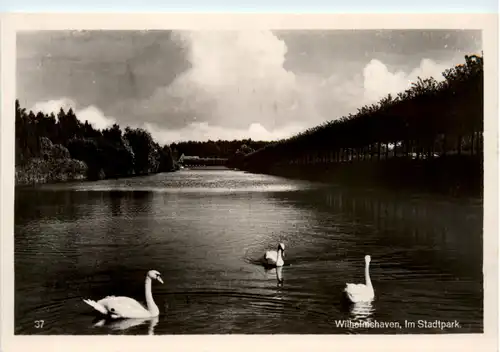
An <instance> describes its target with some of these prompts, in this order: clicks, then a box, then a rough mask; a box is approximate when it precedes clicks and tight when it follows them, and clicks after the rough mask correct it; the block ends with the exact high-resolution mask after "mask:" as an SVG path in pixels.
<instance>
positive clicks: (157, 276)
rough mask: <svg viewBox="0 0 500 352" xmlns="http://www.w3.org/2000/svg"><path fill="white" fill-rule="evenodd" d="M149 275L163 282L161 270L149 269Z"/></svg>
mask: <svg viewBox="0 0 500 352" xmlns="http://www.w3.org/2000/svg"><path fill="white" fill-rule="evenodd" d="M148 277H149V278H150V279H153V280H158V281H159V282H160V283H163V280H162V279H161V274H160V272H159V271H156V270H150V271H148Z"/></svg>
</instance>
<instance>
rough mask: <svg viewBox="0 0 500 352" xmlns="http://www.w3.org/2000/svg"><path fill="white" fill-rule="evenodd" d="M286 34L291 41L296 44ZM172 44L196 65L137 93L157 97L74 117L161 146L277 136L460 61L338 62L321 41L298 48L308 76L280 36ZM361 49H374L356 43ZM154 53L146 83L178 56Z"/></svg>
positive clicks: (195, 34) (221, 36) (93, 108)
mask: <svg viewBox="0 0 500 352" xmlns="http://www.w3.org/2000/svg"><path fill="white" fill-rule="evenodd" d="M288 38H289V39H288V40H289V43H292V44H297V42H293V38H292V37H288ZM290 38H292V39H290ZM171 39H172V40H173V41H174V42H175V43H176V45H177V47H176V49H175V52H177V51H178V49H179V48H180V49H181V52H182V54H183V55H184V58H185V60H186V61H188V63H189V64H188V65H187V68H186V65H184V66H183V69H182V71H180V72H179V73H178V74H177V76H176V77H175V78H174V79H173V80H172V79H169V80H159V81H161V82H163V83H157V82H158V81H156V83H155V86H156V88H155V89H152V90H149V89H148V90H141V89H139V88H138V89H139V90H140V91H141V92H145V93H144V94H148V93H149V92H152V93H151V94H148V95H146V96H144V95H141V96H139V95H137V94H136V95H127V96H126V97H124V98H123V99H120V102H119V103H117V104H116V105H114V106H113V107H111V108H108V109H106V110H105V111H106V114H105V113H103V112H102V111H101V109H99V108H98V107H97V105H98V104H99V107H101V108H102V106H101V104H100V103H97V102H96V103H93V104H94V105H90V106H87V107H86V108H83V109H79V110H78V111H75V112H76V113H77V116H78V117H79V119H80V120H82V121H84V120H85V119H87V120H88V121H89V122H90V123H93V124H94V126H96V127H97V128H105V127H107V126H109V125H111V124H112V123H114V122H115V119H114V118H111V117H109V115H111V116H117V117H119V124H120V125H121V126H122V128H125V127H126V126H127V125H129V126H131V127H134V126H137V127H141V126H142V127H144V128H146V129H148V130H149V131H150V132H151V133H152V134H153V135H154V136H155V138H158V140H159V141H161V142H162V143H165V142H171V141H178V140H193V139H194V140H208V139H212V140H217V139H231V140H232V139H236V138H252V139H268V140H269V139H279V138H285V137H289V136H291V135H293V134H296V133H297V132H300V131H303V130H305V129H306V128H309V127H313V126H316V125H318V124H321V123H323V122H324V121H328V120H334V119H338V118H340V117H342V116H345V115H347V114H349V113H353V112H356V110H357V108H359V107H361V106H363V105H365V104H370V103H373V102H375V101H377V100H379V99H380V98H382V97H384V96H386V95H387V94H389V93H392V94H397V93H399V92H401V91H404V90H405V89H407V88H408V86H409V85H410V82H411V81H414V80H416V79H417V77H418V76H420V77H422V78H426V77H430V76H433V77H434V78H436V79H441V78H442V76H441V73H442V72H443V71H444V70H445V69H446V68H449V67H451V66H452V65H453V62H452V61H451V60H450V61H443V62H435V61H433V60H431V59H423V60H421V62H420V63H413V64H409V63H408V62H407V61H406V58H405V57H402V58H401V57H399V58H397V59H396V58H393V59H389V57H390V56H385V57H384V58H383V59H381V58H380V55H379V56H377V57H378V59H375V58H373V56H372V57H370V55H377V53H376V52H372V54H370V53H368V54H366V52H364V55H365V54H366V56H362V55H361V54H359V55H357V56H356V59H353V58H352V57H351V58H350V59H348V58H345V57H344V56H342V55H344V53H338V52H337V53H335V55H337V54H338V56H339V57H337V58H336V59H335V60H332V55H333V54H332V53H330V54H327V53H326V49H324V48H323V47H322V46H321V45H319V44H318V45H316V46H314V45H310V46H307V48H306V49H307V52H306V51H303V50H302V49H301V50H302V51H300V55H302V54H304V55H302V56H301V57H305V56H308V55H311V57H314V63H315V65H317V66H318V67H321V70H309V71H307V70H301V69H300V67H298V66H297V65H296V66H294V65H292V64H290V62H293V60H291V59H290V58H291V57H292V56H293V55H295V56H297V55H299V54H297V52H299V51H297V50H295V51H297V52H296V53H290V52H289V48H288V46H287V43H286V42H285V40H284V39H282V38H280V37H279V36H277V35H276V34H275V33H273V32H272V31H266V30H264V31H240V32H238V31H218V32H217V31H174V32H172V35H171ZM338 45H340V44H338ZM353 45H354V46H356V45H358V46H359V47H362V48H364V47H365V46H366V44H364V43H361V44H360V43H357V42H353ZM290 46H291V47H292V46H293V45H290ZM359 47H356V48H358V49H359ZM342 48H344V49H345V47H342ZM342 48H340V47H339V48H337V49H335V48H331V47H329V48H328V50H329V51H330V52H331V51H332V50H333V51H335V50H338V51H340V50H343V49H342ZM304 50H305V49H304ZM358 51H359V50H358ZM130 55H132V54H130ZM335 55H334V56H335ZM179 56H180V55H179ZM147 57H148V60H147V65H146V64H144V65H143V66H141V67H142V68H141V70H144V72H146V71H147V74H148V75H147V77H153V76H155V73H156V75H157V76H161V74H162V72H163V71H162V70H165V67H168V63H169V62H170V60H171V55H167V54H166V53H165V52H161V53H156V52H153V54H150V55H149V56H147ZM399 59H402V61H404V63H405V65H407V66H410V65H413V66H417V65H418V66H417V67H405V68H399V69H394V66H392V65H391V63H392V61H397V60H399ZM162 60H163V62H162V63H161V64H160V63H159V61H162ZM304 60H305V61H306V62H310V60H309V59H307V60H306V59H304ZM342 60H343V61H342ZM391 60H392V61H391ZM347 61H348V62H347ZM354 61H355V62H354ZM402 61H400V62H402ZM414 62H415V61H414ZM118 66H119V65H117V67H118ZM106 67H107V66H106ZM144 72H143V74H145V73H144ZM107 82H112V83H108V84H112V85H113V86H117V87H120V90H118V89H117V91H127V92H128V90H127V89H125V88H126V84H125V83H123V85H121V84H116V82H115V81H114V80H109V79H108V80H107ZM159 84H162V85H159ZM122 86H123V87H125V88H123V89H121V87H122ZM106 87H107V86H106ZM110 90H111V89H110ZM75 99H77V98H76V97H75ZM59 103H60V104H63V105H64V106H68V104H69V105H71V104H70V103H71V101H70V100H68V99H61V100H51V101H48V102H42V103H37V104H35V105H38V106H39V107H42V108H44V109H49V110H50V109H51V111H54V109H55V110H56V112H57V111H58V110H59V107H60V105H58V104H59ZM85 104H88V102H86V103H85ZM138 121H140V122H138ZM139 125H140V126H139Z"/></svg>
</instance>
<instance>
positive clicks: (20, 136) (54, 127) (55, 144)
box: [16, 100, 176, 182]
mask: <svg viewBox="0 0 500 352" xmlns="http://www.w3.org/2000/svg"><path fill="white" fill-rule="evenodd" d="M35 159H36V160H38V161H37V162H36V163H33V160H35ZM73 159H74V160H78V161H81V162H83V163H84V164H83V163H81V162H80V163H77V164H78V167H79V168H80V169H78V170H80V171H81V170H83V169H82V168H84V169H85V170H86V171H85V172H86V177H87V178H89V179H101V178H109V177H123V176H129V175H143V174H149V173H155V172H165V171H173V170H175V168H176V165H175V162H174V160H173V155H172V151H171V149H170V147H169V146H168V145H165V146H163V147H161V146H160V145H159V144H158V143H156V142H155V141H154V140H153V138H152V137H151V135H150V133H149V132H147V131H145V130H143V129H131V128H129V127H127V128H126V129H125V133H123V132H122V130H121V129H120V126H118V125H116V124H115V125H113V126H112V127H110V128H108V129H104V130H98V129H95V128H94V127H93V126H92V125H91V124H89V123H88V122H87V121H85V122H83V123H82V122H81V121H79V120H78V118H77V116H76V115H75V113H74V112H73V110H72V109H69V110H68V111H66V112H65V111H64V110H63V109H61V110H60V111H59V113H58V114H57V117H56V116H54V114H49V115H47V114H43V113H41V112H38V113H34V112H33V111H29V112H27V111H26V109H24V108H21V106H20V104H19V101H18V100H16V168H17V169H18V170H21V171H20V172H19V173H18V178H22V170H28V169H29V170H33V169H34V168H36V167H39V168H42V166H41V165H43V162H44V161H45V162H46V163H48V162H51V163H52V164H51V165H52V166H54V165H56V164H57V165H59V164H64V163H66V164H67V163H68V162H69V160H73ZM28 164H30V165H31V166H30V167H29V168H28V167H27V166H26V165H28ZM33 165H38V166H33ZM75 165H76V164H75ZM82 165H84V166H82ZM73 166H74V165H73ZM73 166H72V167H73ZM44 169H47V168H46V167H45V166H44ZM73 169H75V168H74V167H73ZM30 172H32V171H30ZM43 172H45V171H40V173H43ZM61 172H62V173H64V170H61ZM75 172H76V171H75ZM58 177H59V176H58ZM40 178H44V179H46V178H47V177H45V176H43V177H42V176H40ZM59 178H61V177H59ZM62 178H64V177H62ZM31 179H33V178H31ZM49 179H51V178H50V177H49ZM33 182H36V180H34V181H33Z"/></svg>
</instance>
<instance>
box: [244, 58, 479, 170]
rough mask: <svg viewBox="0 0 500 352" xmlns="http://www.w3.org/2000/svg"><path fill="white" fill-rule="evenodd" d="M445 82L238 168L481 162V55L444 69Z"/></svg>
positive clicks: (261, 153) (298, 138)
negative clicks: (405, 161) (457, 158)
mask: <svg viewBox="0 0 500 352" xmlns="http://www.w3.org/2000/svg"><path fill="white" fill-rule="evenodd" d="M442 75H443V77H444V80H442V81H440V82H438V81H437V80H436V79H434V78H427V79H422V78H420V77H419V78H418V80H417V81H416V82H414V83H412V84H411V86H410V87H409V88H408V89H407V90H405V91H404V92H401V93H399V94H397V95H396V96H393V95H391V94H389V95H387V96H386V97H385V98H383V99H381V100H380V101H379V102H378V103H375V104H372V105H368V106H363V107H361V108H359V109H358V111H357V112H356V113H355V114H349V115H348V116H344V117H341V118H339V119H335V120H332V121H328V122H325V123H323V124H322V125H319V126H316V127H314V128H310V129H308V130H306V131H304V132H302V133H299V134H297V135H295V136H292V137H290V138H286V139H282V140H279V141H277V142H274V143H270V144H268V145H266V146H264V147H263V148H261V149H259V150H256V151H254V152H251V153H249V154H248V155H246V156H244V158H242V159H241V160H240V161H239V162H238V165H237V166H238V167H240V168H245V169H253V170H260V171H265V170H268V169H269V168H272V167H273V166H275V165H283V164H298V165H301V164H318V163H344V162H349V163H350V162H355V161H363V160H385V159H391V158H405V159H419V160H424V159H435V158H439V157H444V156H450V155H457V156H469V157H473V158H480V159H481V160H482V149H483V56H482V55H470V56H469V55H468V56H465V63H463V64H460V65H457V66H455V67H452V68H450V69H447V70H445V71H444V72H443V73H442Z"/></svg>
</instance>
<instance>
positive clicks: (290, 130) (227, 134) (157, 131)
mask: <svg viewBox="0 0 500 352" xmlns="http://www.w3.org/2000/svg"><path fill="white" fill-rule="evenodd" d="M142 127H143V128H144V129H146V130H147V131H149V132H150V133H151V135H152V136H153V138H154V139H155V140H156V141H157V142H158V143H160V144H170V143H173V142H181V141H188V140H192V141H193V140H194V141H208V140H218V139H222V140H235V139H236V140H241V139H248V138H250V139H252V140H255V141H272V140H278V139H282V138H286V137H289V136H292V135H294V134H297V133H299V132H301V131H303V130H304V129H305V128H304V126H302V125H298V124H290V125H288V126H285V127H283V128H280V129H275V130H271V131H269V130H267V129H266V128H264V127H263V126H262V125H261V124H259V123H253V124H251V125H250V126H248V128H246V129H245V128H241V129H238V128H227V127H221V126H214V125H209V124H208V123H206V122H202V123H198V122H195V123H191V124H189V125H188V126H186V127H183V128H181V129H177V130H166V129H162V128H159V127H158V126H157V125H155V124H151V123H145V124H144V125H143V126H142Z"/></svg>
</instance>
